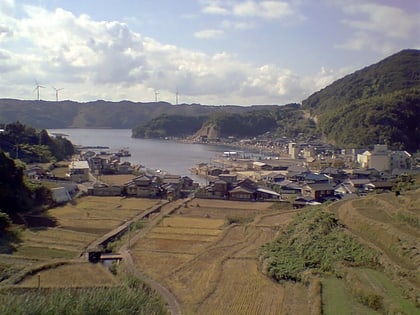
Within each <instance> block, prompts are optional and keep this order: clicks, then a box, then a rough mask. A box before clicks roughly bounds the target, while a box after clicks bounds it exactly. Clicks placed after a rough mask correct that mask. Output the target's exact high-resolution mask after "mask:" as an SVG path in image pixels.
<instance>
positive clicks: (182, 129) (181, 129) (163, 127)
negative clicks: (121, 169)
mask: <svg viewBox="0 0 420 315" xmlns="http://www.w3.org/2000/svg"><path fill="white" fill-rule="evenodd" d="M204 119H205V117H204V116H198V117H195V116H184V115H167V114H163V115H161V116H159V117H157V118H154V119H152V120H150V121H149V122H147V123H145V124H141V125H139V126H137V127H135V128H133V130H132V136H133V137H134V138H165V137H185V136H189V135H191V134H193V133H194V132H196V131H197V130H198V129H200V128H201V125H202V124H203V122H204Z"/></svg>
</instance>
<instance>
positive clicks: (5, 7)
mask: <svg viewBox="0 0 420 315" xmlns="http://www.w3.org/2000/svg"><path fill="white" fill-rule="evenodd" d="M14 13H15V1H14V0H2V1H1V2H0V14H1V15H14Z"/></svg>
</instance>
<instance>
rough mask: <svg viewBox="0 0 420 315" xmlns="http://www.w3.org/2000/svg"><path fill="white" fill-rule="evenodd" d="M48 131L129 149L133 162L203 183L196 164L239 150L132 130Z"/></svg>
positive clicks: (77, 141)
mask: <svg viewBox="0 0 420 315" xmlns="http://www.w3.org/2000/svg"><path fill="white" fill-rule="evenodd" d="M48 132H49V133H50V134H54V133H57V134H65V135H67V138H68V139H69V140H70V141H71V142H72V143H73V144H75V145H81V146H106V147H109V151H110V152H117V151H118V150H120V149H123V148H127V149H128V150H129V151H130V153H131V156H130V157H126V158H123V159H124V160H127V161H129V162H130V163H132V164H136V165H143V166H145V167H146V168H150V169H154V170H157V169H159V170H163V171H167V172H168V173H170V174H175V175H181V176H190V177H191V178H193V179H194V180H196V181H198V182H200V183H202V179H200V178H198V177H196V176H193V175H192V174H191V172H190V169H191V168H192V167H194V166H195V165H196V164H198V163H201V162H204V163H211V160H212V159H214V158H216V157H217V156H220V155H221V154H223V152H225V151H236V150H237V149H235V148H233V147H229V146H226V145H211V144H195V143H181V142H175V141H171V140H155V139H136V138H132V137H131V130H130V129H49V130H48Z"/></svg>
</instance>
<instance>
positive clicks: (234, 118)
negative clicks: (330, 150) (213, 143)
mask: <svg viewBox="0 0 420 315" xmlns="http://www.w3.org/2000/svg"><path fill="white" fill-rule="evenodd" d="M267 132H270V133H271V134H272V135H274V136H279V137H280V136H289V137H295V136H297V135H298V134H299V133H304V134H305V135H313V134H314V132H315V125H314V123H313V122H312V121H311V120H308V119H305V118H304V112H303V111H302V110H301V109H300V106H299V104H288V105H284V106H281V107H278V106H272V107H270V108H260V109H252V110H249V111H245V112H241V113H232V112H230V111H228V110H227V109H224V110H221V111H218V112H216V113H213V114H210V115H207V116H200V117H185V116H179V115H166V114H164V115H161V116H159V117H157V118H155V119H153V120H151V121H149V122H147V123H145V124H141V125H139V126H137V127H136V128H134V129H133V133H132V134H133V137H136V138H163V137H181V136H184V137H185V136H192V137H193V138H199V137H202V136H206V137H207V138H208V139H218V138H227V137H230V136H233V137H238V138H244V137H257V136H260V135H262V134H265V133H267Z"/></svg>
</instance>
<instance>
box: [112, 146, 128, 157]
mask: <svg viewBox="0 0 420 315" xmlns="http://www.w3.org/2000/svg"><path fill="white" fill-rule="evenodd" d="M115 155H116V156H119V157H127V156H131V153H130V151H129V150H128V148H123V149H121V150H119V151H118V152H117V153H116V154H115Z"/></svg>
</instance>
